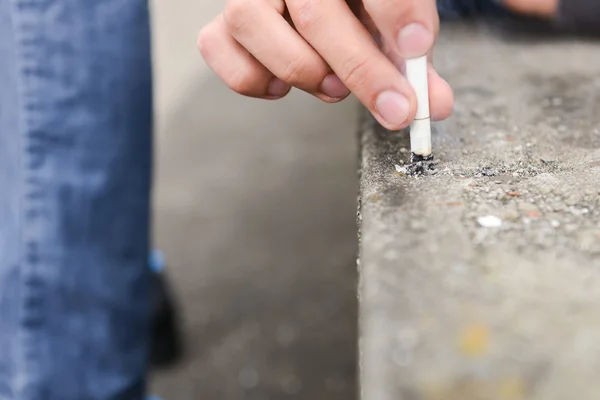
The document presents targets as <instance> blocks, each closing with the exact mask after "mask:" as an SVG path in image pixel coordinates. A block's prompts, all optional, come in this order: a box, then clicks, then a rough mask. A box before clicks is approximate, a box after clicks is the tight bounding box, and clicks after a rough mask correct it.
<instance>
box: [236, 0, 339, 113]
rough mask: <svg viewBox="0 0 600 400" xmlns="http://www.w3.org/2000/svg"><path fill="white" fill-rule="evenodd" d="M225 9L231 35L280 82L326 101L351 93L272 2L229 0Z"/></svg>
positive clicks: (262, 0) (265, 0) (337, 99)
mask: <svg viewBox="0 0 600 400" xmlns="http://www.w3.org/2000/svg"><path fill="white" fill-rule="evenodd" d="M225 10H226V11H225V14H224V16H225V23H226V25H227V28H228V30H229V32H230V33H231V35H232V36H233V37H234V38H235V39H236V40H237V41H238V42H239V43H240V44H241V45H242V46H243V47H244V48H246V49H247V50H248V51H249V52H250V53H251V54H252V55H253V56H254V57H255V58H256V59H257V60H258V61H259V62H260V63H262V64H263V65H264V66H265V67H266V68H267V69H268V70H269V71H271V72H272V73H273V74H274V75H275V76H277V77H278V78H279V79H281V80H282V81H284V82H286V83H288V84H290V85H292V86H295V87H297V88H300V89H302V90H305V91H307V92H309V93H312V94H314V95H316V96H317V97H319V98H321V99H323V100H326V101H339V100H340V99H342V98H344V97H346V96H347V95H348V94H349V93H350V91H349V90H348V89H347V88H346V87H345V86H344V85H343V84H342V83H341V81H340V80H339V79H338V78H337V77H336V76H335V75H334V74H332V73H331V69H330V68H329V66H328V65H327V63H326V62H325V60H323V58H321V56H319V54H318V53H317V52H316V51H315V50H314V49H313V48H312V47H311V46H310V45H309V44H308V43H306V41H305V40H304V39H303V38H302V37H301V36H300V35H299V34H298V33H297V32H296V31H295V30H294V29H293V28H292V27H291V26H290V24H289V23H288V22H287V21H286V20H285V19H284V17H283V16H282V15H281V11H282V10H281V9H277V8H276V7H274V6H273V3H272V1H267V0H230V1H229V3H228V5H227V7H226V9H225Z"/></svg>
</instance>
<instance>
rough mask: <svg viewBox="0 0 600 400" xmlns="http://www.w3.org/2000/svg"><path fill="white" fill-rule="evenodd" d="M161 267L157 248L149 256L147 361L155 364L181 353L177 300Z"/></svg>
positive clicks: (167, 362)
mask: <svg viewBox="0 0 600 400" xmlns="http://www.w3.org/2000/svg"><path fill="white" fill-rule="evenodd" d="M164 267H165V264H164V258H163V257H162V255H161V254H160V253H159V252H156V251H155V252H153V254H152V255H151V257H150V268H151V269H152V271H153V272H154V274H153V285H154V291H155V297H154V310H153V315H152V326H151V329H152V332H151V344H150V345H151V347H150V351H151V353H150V363H151V365H152V367H155V368H164V367H168V366H171V365H173V364H175V363H176V362H177V361H179V360H180V359H181V357H182V355H183V340H182V335H181V329H180V321H179V315H178V310H177V304H176V302H175V299H174V296H173V291H172V289H171V286H170V285H169V282H168V279H167V276H166V274H165V271H164Z"/></svg>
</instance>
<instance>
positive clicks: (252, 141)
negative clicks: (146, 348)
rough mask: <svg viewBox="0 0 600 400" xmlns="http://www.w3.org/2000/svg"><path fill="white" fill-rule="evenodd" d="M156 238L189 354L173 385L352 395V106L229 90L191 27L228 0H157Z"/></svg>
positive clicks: (226, 396)
mask: <svg viewBox="0 0 600 400" xmlns="http://www.w3.org/2000/svg"><path fill="white" fill-rule="evenodd" d="M153 6H154V9H153V11H154V13H153V18H154V34H155V73H156V84H157V99H156V108H157V111H156V114H157V127H158V131H157V171H156V174H157V176H156V194H155V237H156V243H157V244H158V245H159V246H160V247H161V249H162V250H164V251H165V253H166V255H167V258H168V261H169V265H170V269H169V274H170V277H171V279H172V281H173V283H174V285H175V288H176V289H177V293H178V296H179V299H180V302H181V305H182V310H183V316H184V325H185V334H186V337H187V344H188V354H187V358H186V360H184V362H183V363H181V364H180V365H179V366H177V367H176V368H173V369H171V370H167V371H161V372H157V373H155V374H153V376H152V379H151V390H152V393H155V394H157V395H160V396H162V398H163V399H164V400H199V399H202V400H238V399H239V400H246V399H248V400H259V399H260V400H266V399H270V400H277V399H311V400H320V399H327V400H330V399H333V400H335V399H340V400H348V399H352V398H354V396H355V393H356V390H355V375H356V373H355V370H356V365H357V361H356V347H357V346H356V343H357V333H356V325H357V324H356V321H357V311H356V308H357V301H356V288H355V285H356V252H357V244H356V223H355V221H356V208H355V204H356V195H357V192H358V186H357V178H356V146H355V141H356V140H355V132H356V129H357V120H358V118H357V112H356V111H357V106H356V103H354V102H353V101H352V100H349V101H347V102H344V103H343V104H340V105H336V106H328V105H324V104H322V103H320V102H319V101H316V100H313V99H312V98H311V97H309V96H308V95H303V94H300V93H292V94H291V95H290V96H289V98H287V99H285V100H283V101H281V102H275V103H273V102H263V101H258V100H251V99H246V98H242V97H241V96H238V95H236V94H234V93H232V92H229V91H228V90H227V89H226V88H225V87H224V86H223V85H222V84H221V83H220V82H219V81H218V80H217V79H216V78H215V77H214V76H213V75H212V74H211V73H210V72H209V71H208V69H207V68H206V66H205V65H204V64H203V63H202V61H201V59H200V57H199V56H198V54H197V52H196V49H195V38H196V33H197V32H198V31H199V29H200V27H201V26H202V25H203V24H204V23H205V22H207V21H208V20H209V19H210V18H212V16H213V15H215V14H216V13H217V12H218V11H219V9H220V7H221V6H222V4H221V2H214V1H198V2H193V1H190V0H173V1H168V2H158V1H157V2H155V3H154V4H153Z"/></svg>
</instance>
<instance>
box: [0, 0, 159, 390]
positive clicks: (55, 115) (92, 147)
mask: <svg viewBox="0 0 600 400" xmlns="http://www.w3.org/2000/svg"><path fill="white" fill-rule="evenodd" d="M149 42H150V37H149V26H148V6H147V3H146V0H93V1H83V0H0V400H95V399H98V400H100V399H101V400H105V399H124V400H136V399H142V398H143V392H144V386H145V371H146V363H147V353H148V351H147V349H148V328H149V312H150V304H151V297H150V285H149V278H150V271H149V269H148V268H147V257H148V242H149V208H150V207H149V192H150V184H151V129H152V126H151V119H152V117H151V109H152V99H151V95H152V93H151V68H150V43H149Z"/></svg>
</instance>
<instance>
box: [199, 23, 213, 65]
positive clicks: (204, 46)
mask: <svg viewBox="0 0 600 400" xmlns="http://www.w3.org/2000/svg"><path fill="white" fill-rule="evenodd" d="M211 41H212V30H211V27H210V25H208V26H206V27H205V28H204V29H202V30H201V31H200V33H198V37H197V39H196V48H197V49H198V51H199V52H200V54H202V56H203V57H205V58H206V57H208V56H209V49H210V44H211Z"/></svg>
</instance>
